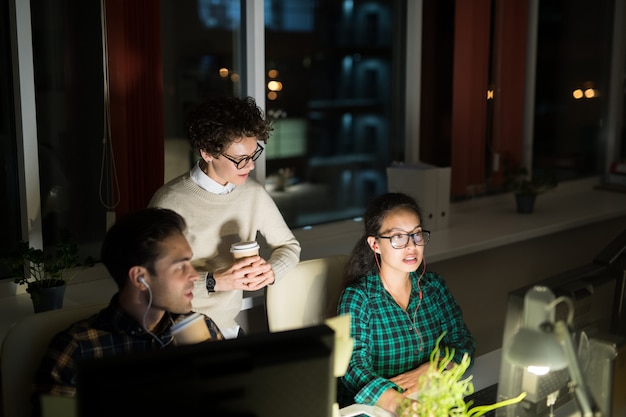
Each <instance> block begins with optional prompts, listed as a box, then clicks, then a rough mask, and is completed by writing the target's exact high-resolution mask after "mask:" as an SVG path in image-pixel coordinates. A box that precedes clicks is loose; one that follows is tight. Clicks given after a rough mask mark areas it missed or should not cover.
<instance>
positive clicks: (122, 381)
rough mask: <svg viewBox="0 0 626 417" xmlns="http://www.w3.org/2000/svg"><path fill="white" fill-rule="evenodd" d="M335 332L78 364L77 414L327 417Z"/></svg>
mask: <svg viewBox="0 0 626 417" xmlns="http://www.w3.org/2000/svg"><path fill="white" fill-rule="evenodd" d="M333 350H334V332H333V330H332V329H330V328H329V327H327V326H326V325H319V326H313V327H308V328H304V329H297V330H290V331H285V332H276V333H263V334H250V335H248V336H244V337H241V338H238V339H229V340H224V341H218V342H205V343H200V344H197V345H188V346H179V347H172V348H169V349H165V350H161V351H154V352H145V353H133V354H128V355H122V356H114V357H107V358H102V359H95V360H89V361H84V362H82V363H80V364H79V372H78V380H77V387H78V388H77V402H78V415H79V416H89V417H98V416H106V417H111V416H125V415H128V416H130V415H133V416H140V415H143V416H164V415H165V416H176V415H180V416H194V415H208V416H226V417H235V416H237V417H244V416H245V417H281V416H285V417H287V416H289V417H292V416H294V415H297V416H310V417H326V416H328V417H330V416H331V415H332V409H333V404H334V403H335V401H336V380H335V377H334V375H333V366H334V353H333Z"/></svg>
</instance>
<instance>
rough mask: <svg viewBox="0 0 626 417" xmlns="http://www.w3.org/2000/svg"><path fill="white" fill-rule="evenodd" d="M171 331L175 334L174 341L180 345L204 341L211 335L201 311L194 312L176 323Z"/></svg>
mask: <svg viewBox="0 0 626 417" xmlns="http://www.w3.org/2000/svg"><path fill="white" fill-rule="evenodd" d="M170 332H171V334H172V336H174V343H175V344H176V345H178V346H181V345H191V344H194V343H200V342H204V341H205V340H207V339H208V338H209V337H211V334H210V333H209V328H208V327H207V325H206V321H205V319H204V315H202V314H200V313H193V314H191V315H190V316H189V317H185V318H184V319H183V320H181V321H179V322H177V323H174V325H172V327H171V329H170Z"/></svg>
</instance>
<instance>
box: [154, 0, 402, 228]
mask: <svg viewBox="0 0 626 417" xmlns="http://www.w3.org/2000/svg"><path fill="white" fill-rule="evenodd" d="M192 4H193V3H192V2H189V4H187V3H183V4H181V3H179V2H177V3H174V2H170V1H163V2H162V7H163V12H162V19H163V45H164V54H163V63H164V64H163V65H164V85H165V91H166V92H169V91H172V92H173V93H172V94H167V93H166V96H165V108H166V109H167V110H166V112H165V115H166V116H165V117H166V138H165V141H166V142H170V143H171V141H178V142H179V143H181V144H183V141H184V138H185V132H184V117H185V115H186V113H187V111H188V110H189V107H190V106H193V105H195V104H197V103H198V102H199V101H200V100H201V99H202V98H203V97H204V96H207V95H211V94H225V93H226V94H244V95H248V94H249V93H246V92H245V91H243V90H244V87H243V86H242V82H243V78H242V77H243V75H242V72H243V70H242V68H241V64H240V63H239V62H238V60H237V57H238V56H239V48H238V47H237V45H238V42H237V40H238V36H239V33H240V30H239V27H238V25H240V23H241V20H240V19H238V14H239V13H240V2H239V1H227V0H223V1H211V2H206V1H198V2H197V9H194V7H192V6H191V5H192ZM399 4H400V2H397V1H392V0H379V1H367V2H365V1H336V0H325V1H312V0H308V1H306V0H305V1H298V2H293V1H286V0H274V1H266V2H265V3H264V5H265V8H264V14H265V84H266V85H265V86H263V88H262V89H260V90H261V91H265V97H257V102H259V103H260V104H263V102H264V103H265V110H266V113H267V115H268V117H269V118H271V119H272V120H273V123H274V126H275V131H274V132H273V134H272V136H271V137H270V140H269V141H268V146H267V153H266V155H265V158H266V166H265V172H266V176H265V178H259V179H260V180H261V181H265V184H266V188H267V189H268V191H269V192H270V193H271V195H272V197H273V198H274V200H275V201H276V203H277V205H278V207H279V208H280V209H281V211H282V213H283V215H284V217H285V219H286V220H287V223H288V224H289V226H290V227H292V228H297V227H304V226H307V225H311V224H319V223H326V222H330V221H335V220H343V219H348V218H351V217H354V216H359V215H360V214H362V212H363V210H364V208H365V205H366V204H367V202H368V201H369V200H370V199H371V198H372V197H373V196H375V195H377V194H380V193H382V192H384V191H385V189H386V186H387V184H386V174H385V169H386V167H387V166H389V164H390V162H391V155H392V153H393V149H392V144H393V146H396V147H401V146H403V142H402V141H397V142H392V141H391V140H390V139H391V138H392V137H396V138H398V137H400V136H401V135H402V126H403V122H402V116H401V115H402V114H403V112H402V111H401V110H400V109H398V108H397V107H396V106H397V105H396V104H394V103H402V102H403V101H404V97H403V95H400V93H397V92H398V91H401V89H400V88H398V86H397V85H395V84H394V83H399V82H400V80H398V79H397V78H394V77H392V74H393V73H394V71H396V70H397V69H396V67H403V65H404V61H403V51H401V49H400V47H399V46H394V42H393V39H394V38H396V37H397V36H398V35H397V33H395V32H394V31H402V30H403V29H402V28H403V25H402V23H401V22H402V21H403V15H402V14H401V13H400V10H399ZM257 87H258V86H257ZM249 90H251V89H249ZM394 92H396V93H394ZM394 94H395V95H394ZM392 109H394V110H395V111H393V112H392ZM188 152H189V149H188V148H185V150H184V151H183V153H182V154H181V155H178V156H174V155H172V154H167V155H166V160H168V161H170V162H171V164H176V167H177V168H171V167H172V166H173V165H170V168H168V169H166V172H168V173H171V175H178V174H180V173H182V172H184V171H186V170H188V169H189V167H190V165H189V160H190V159H191V161H195V160H196V159H197V157H196V156H195V155H191V156H189V155H188ZM166 179H169V178H166Z"/></svg>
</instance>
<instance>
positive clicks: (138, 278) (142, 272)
mask: <svg viewBox="0 0 626 417" xmlns="http://www.w3.org/2000/svg"><path fill="white" fill-rule="evenodd" d="M149 276H150V274H148V271H147V270H146V268H144V267H141V266H133V267H132V268H130V270H129V271H128V279H129V281H130V283H131V284H132V285H133V286H135V287H137V288H139V289H140V290H141V291H144V290H147V289H148V288H150V284H149V282H148V280H149Z"/></svg>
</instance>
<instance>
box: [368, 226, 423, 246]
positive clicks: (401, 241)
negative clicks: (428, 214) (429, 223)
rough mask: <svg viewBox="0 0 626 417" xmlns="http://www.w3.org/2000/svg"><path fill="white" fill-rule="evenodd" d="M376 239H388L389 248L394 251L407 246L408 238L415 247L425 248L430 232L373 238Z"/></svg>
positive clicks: (421, 231)
mask: <svg viewBox="0 0 626 417" xmlns="http://www.w3.org/2000/svg"><path fill="white" fill-rule="evenodd" d="M375 237H376V239H389V243H391V247H392V248H394V249H404V248H406V247H407V246H409V238H413V242H414V243H415V245H417V246H426V245H428V241H429V240H430V231H428V230H420V231H419V232H415V233H410V234H406V233H404V234H401V235H393V236H375Z"/></svg>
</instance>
